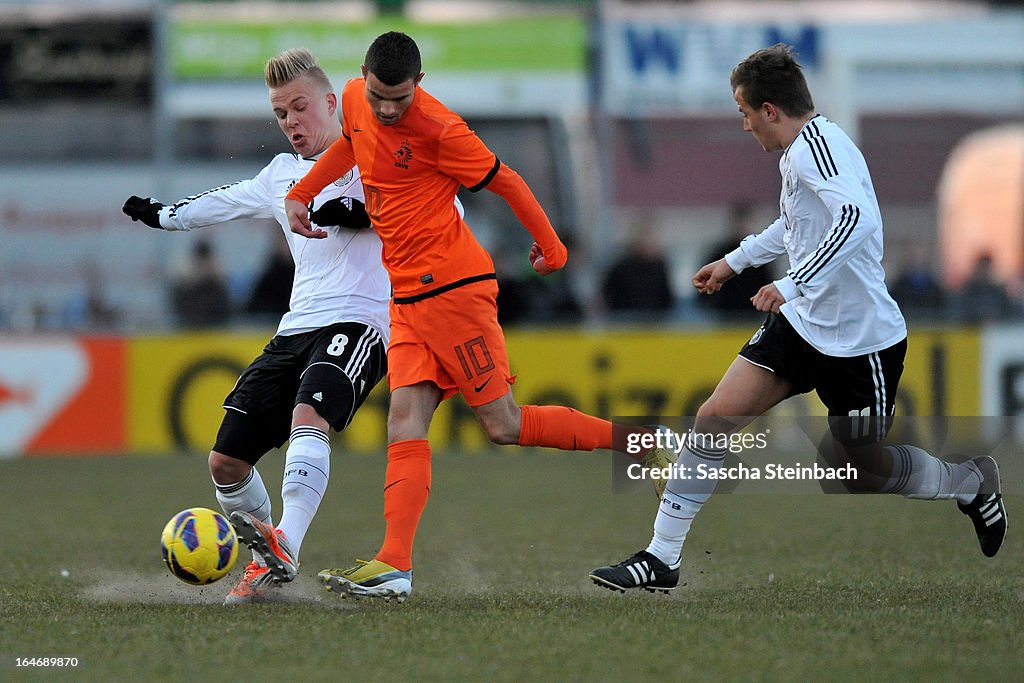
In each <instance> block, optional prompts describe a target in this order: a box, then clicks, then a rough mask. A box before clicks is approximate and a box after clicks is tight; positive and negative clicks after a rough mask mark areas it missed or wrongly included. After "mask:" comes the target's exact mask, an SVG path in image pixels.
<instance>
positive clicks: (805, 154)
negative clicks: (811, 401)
mask: <svg viewBox="0 0 1024 683" xmlns="http://www.w3.org/2000/svg"><path fill="white" fill-rule="evenodd" d="M779 171H780V172H781V174H782V193H781V198H780V200H779V205H780V209H781V215H780V216H779V217H778V218H777V219H776V220H775V222H773V223H772V224H771V225H769V226H768V227H767V228H765V229H764V230H763V231H762V232H761V233H760V234H757V235H751V236H749V237H747V238H746V239H744V240H743V242H741V243H740V246H739V247H738V248H737V249H735V250H734V251H731V252H729V253H728V254H727V255H726V257H725V260H726V262H727V263H728V264H729V266H730V267H731V268H732V269H733V270H735V271H736V272H737V273H739V272H740V271H742V270H743V269H745V268H747V267H749V266H760V265H763V264H765V263H769V262H771V261H774V260H775V259H776V258H778V257H779V256H780V255H781V254H783V253H788V254H789V262H790V265H791V268H790V269H789V270H788V271H787V272H786V276H785V277H783V278H782V279H780V280H776V281H775V285H776V287H778V289H779V292H780V293H781V294H782V296H783V297H785V299H786V303H784V304H783V305H782V313H783V315H785V317H786V320H788V321H789V322H790V324H792V325H793V328H794V329H795V330H796V331H797V333H798V334H799V335H800V336H801V337H803V338H804V339H805V340H806V341H807V343H809V344H810V345H811V346H813V347H814V348H816V349H817V350H818V351H820V352H822V353H823V354H825V355H828V356H839V357H850V356H860V355H864V354H868V353H873V352H875V351H881V350H882V349H885V348H888V347H890V346H892V345H893V344H895V343H897V342H899V341H901V340H902V339H903V338H904V337H906V336H907V326H906V323H905V322H904V320H903V314H902V313H901V312H900V309H899V306H897V305H896V302H895V301H894V300H893V298H892V297H891V296H889V291H888V290H887V289H886V286H885V271H884V270H883V269H882V216H881V212H880V211H879V209H878V200H877V199H876V198H875V190H874V188H873V187H872V184H871V176H870V174H869V173H868V168H867V164H866V163H865V162H864V157H863V155H862V154H861V153H860V150H859V149H857V146H856V145H854V143H853V141H852V140H851V139H850V138H849V136H847V135H846V133H845V132H843V130H842V129H841V128H840V127H839V126H837V125H836V124H835V123H833V122H832V121H829V120H828V119H827V118H825V117H824V116H821V115H818V116H815V117H814V118H812V119H811V120H810V121H808V122H807V123H806V124H805V125H804V127H803V129H802V130H801V131H800V134H799V135H797V137H796V139H795V140H794V141H793V142H792V143H791V144H790V145H789V147H788V148H787V149H786V150H785V151H784V152H783V154H782V158H781V159H780V160H779ZM726 286H728V285H726Z"/></svg>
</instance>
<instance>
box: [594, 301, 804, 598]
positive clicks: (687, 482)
mask: <svg viewBox="0 0 1024 683" xmlns="http://www.w3.org/2000/svg"><path fill="white" fill-rule="evenodd" d="M811 351H813V349H809V347H807V345H806V342H803V340H802V339H800V337H799V336H798V335H797V334H796V332H795V331H794V330H793V329H792V327H791V326H790V325H789V324H788V323H787V322H786V321H785V318H783V317H782V316H776V315H770V316H768V318H767V319H766V320H765V322H764V324H763V325H762V326H761V328H760V329H759V330H758V331H757V332H756V333H755V334H754V336H753V337H752V338H751V339H750V341H749V342H747V343H746V344H745V345H744V346H743V348H742V349H741V350H740V354H739V357H737V358H736V359H735V360H734V361H733V362H732V364H731V365H730V366H729V368H728V370H726V372H725V374H724V375H723V376H722V379H721V380H720V381H719V383H718V386H716V387H715V390H714V392H712V394H711V396H710V397H709V398H708V400H707V401H705V402H704V403H703V404H702V405H701V407H700V408H699V409H698V411H697V415H696V419H695V421H694V425H693V427H692V429H691V430H690V432H689V434H688V435H687V439H686V443H685V445H684V447H683V449H682V450H681V451H680V453H679V457H678V459H677V461H676V462H677V465H678V467H679V471H681V472H698V471H701V469H704V470H711V469H717V468H720V467H721V466H722V465H723V463H724V460H725V449H723V448H721V447H720V444H721V443H722V440H721V439H719V438H718V437H719V436H720V435H728V434H732V433H733V432H735V431H738V430H740V429H742V428H743V427H744V426H746V425H747V424H749V423H750V422H751V421H752V420H753V419H754V418H756V417H757V416H759V415H761V414H763V413H765V412H766V411H768V410H769V409H770V408H772V407H773V406H775V405H776V404H778V403H779V402H781V401H782V400H783V399H785V398H787V397H789V396H791V395H793V394H794V393H800V392H803V391H807V390H809V388H810V386H811V385H810V383H809V379H808V377H807V375H808V374H811V373H813V364H814V359H815V356H814V354H813V353H811ZM683 468H686V469H683ZM717 481H718V480H717V479H716V478H713V477H704V478H697V477H692V478H683V477H675V478H672V479H670V480H669V481H668V483H667V486H666V487H665V491H664V493H663V494H662V496H661V501H660V505H659V506H658V514H657V516H656V517H655V520H654V533H653V535H652V536H651V541H650V543H649V544H648V546H647V548H646V549H644V550H641V551H639V552H637V553H636V554H634V555H633V556H632V557H629V558H627V559H625V560H624V561H622V562H620V563H618V564H617V565H612V566H607V567H599V568H597V569H595V570H593V571H592V572H591V573H590V578H591V580H593V581H594V583H596V584H598V585H600V586H604V587H606V588H611V589H613V590H620V591H624V590H626V589H628V588H644V589H645V590H660V591H665V592H667V591H669V590H671V589H672V588H674V587H675V585H676V584H677V582H678V580H679V566H680V558H681V555H682V549H683V544H684V543H685V542H686V536H687V534H688V533H689V531H690V526H691V524H692V523H693V520H694V518H695V517H696V516H697V513H698V512H700V510H701V508H702V507H703V506H704V503H705V502H706V501H707V500H708V499H709V498H710V496H711V494H712V492H713V491H714V489H715V485H716V484H717Z"/></svg>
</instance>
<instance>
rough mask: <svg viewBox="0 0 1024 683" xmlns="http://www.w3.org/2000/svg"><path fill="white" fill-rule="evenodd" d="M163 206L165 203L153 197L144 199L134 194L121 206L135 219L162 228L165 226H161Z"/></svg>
mask: <svg viewBox="0 0 1024 683" xmlns="http://www.w3.org/2000/svg"><path fill="white" fill-rule="evenodd" d="M162 208H164V205H163V204H161V203H160V202H158V201H157V200H155V199H153V198H152V197H147V198H145V199H143V198H142V197H136V196H135V195H132V196H131V197H129V198H128V201H126V202H125V203H124V206H122V207H121V210H122V211H124V215H126V216H128V217H129V218H131V219H132V220H133V221H142V222H143V223H145V224H146V225H148V226H149V227H151V228H156V229H157V230H162V229H163V228H162V227H161V226H160V209H162Z"/></svg>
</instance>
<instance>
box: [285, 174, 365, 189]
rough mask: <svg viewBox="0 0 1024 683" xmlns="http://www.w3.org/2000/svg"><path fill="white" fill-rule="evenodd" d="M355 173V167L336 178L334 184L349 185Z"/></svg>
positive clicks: (339, 185)
mask: <svg viewBox="0 0 1024 683" xmlns="http://www.w3.org/2000/svg"><path fill="white" fill-rule="evenodd" d="M354 174H355V169H349V172H348V173H346V174H345V175H343V176H341V177H340V178H338V179H337V180H335V181H334V184H335V185H337V186H338V187H344V186H346V185H348V184H349V183H351V182H352V176H353V175H354ZM288 189H289V190H290V189H291V188H288Z"/></svg>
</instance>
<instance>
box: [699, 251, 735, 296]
mask: <svg viewBox="0 0 1024 683" xmlns="http://www.w3.org/2000/svg"><path fill="white" fill-rule="evenodd" d="M735 275H736V271H734V270H733V269H732V268H731V267H730V266H729V264H728V263H726V261H725V259H724V258H720V259H718V260H717V261H712V262H711V263H709V264H707V265H705V266H704V267H702V268H701V269H700V270H698V271H697V274H696V275H694V276H693V286H694V287H695V288H696V289H697V291H698V292H700V293H701V294H714V293H715V292H717V291H718V290H720V289H721V288H722V284H723V283H725V282H726V281H727V280H730V279H732V278H733V277H734V276H735Z"/></svg>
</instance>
